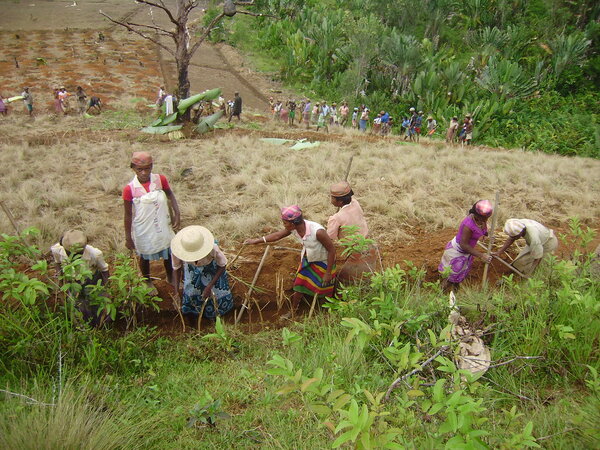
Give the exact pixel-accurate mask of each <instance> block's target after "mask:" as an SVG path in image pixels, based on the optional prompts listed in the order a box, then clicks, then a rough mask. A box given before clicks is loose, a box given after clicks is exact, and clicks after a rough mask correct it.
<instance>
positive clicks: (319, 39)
mask: <svg viewBox="0 0 600 450" xmlns="http://www.w3.org/2000/svg"><path fill="white" fill-rule="evenodd" d="M257 7H260V8H263V9H264V10H267V11H270V13H271V14H275V15H277V16H278V17H280V18H281V20H279V21H276V22H269V21H266V20H265V19H256V20H259V21H262V22H261V26H260V27H257V29H258V31H257V32H256V34H255V35H254V37H253V40H254V41H255V43H256V46H257V48H260V49H263V50H265V49H268V50H269V53H270V54H272V55H276V57H277V58H278V63H279V65H280V68H281V70H280V75H281V78H282V79H283V80H284V81H287V82H290V83H299V84H300V85H301V86H303V88H304V89H305V90H306V93H307V95H313V96H314V95H317V96H328V97H333V98H336V97H337V98H336V100H337V99H338V98H344V99H348V100H352V99H354V101H355V102H357V103H358V102H360V103H369V104H370V105H371V106H372V107H374V108H377V109H387V110H389V111H390V112H391V113H392V114H394V115H396V116H398V115H402V114H405V113H406V110H407V108H408V107H409V106H415V107H416V108H418V109H422V110H423V111H426V113H427V114H432V115H434V117H435V118H436V119H437V120H438V122H440V121H442V123H443V121H445V120H448V119H449V118H450V117H451V116H453V115H461V114H465V113H467V112H470V113H473V114H475V131H474V137H475V139H476V141H478V142H480V143H486V144H492V145H506V146H509V145H517V146H522V147H527V148H529V147H532V148H536V149H542V150H545V151H559V152H561V153H566V154H579V155H586V156H594V157H598V156H600V154H599V151H598V150H597V149H596V148H595V136H596V135H597V134H598V132H597V127H598V124H597V115H598V113H599V108H598V106H597V105H598V104H600V101H598V100H600V96H599V93H598V83H597V81H598V80H599V79H600V62H599V61H600V57H599V55H598V52H599V47H598V40H599V37H600V26H599V25H598V19H599V17H600V7H598V6H597V4H596V3H595V2H587V1H570V2H565V1H558V2H551V3H548V2H545V1H543V0H535V1H525V0H514V1H511V2H504V1H501V0H462V1H455V0H426V1H424V2H422V3H421V4H419V7H418V8H415V7H414V3H413V2H409V1H408V0H399V1H396V2H380V1H378V0H360V1H358V0H349V1H346V2H334V1H332V0H325V1H320V2H317V1H316V0H260V1H257ZM238 22H239V21H238ZM554 92H558V93H559V94H560V97H562V98H563V99H564V101H561V102H560V104H561V108H564V109H563V110H562V111H560V114H556V111H554V112H553V113H552V114H551V117H549V118H545V120H544V122H543V125H541V124H540V123H538V124H536V126H535V132H534V135H536V136H534V144H535V145H531V144H532V142H531V131H530V130H528V131H527V134H525V133H523V134H521V130H520V129H519V130H515V129H512V128H510V127H506V126H504V124H505V123H507V122H519V123H524V122H526V121H527V120H528V119H532V118H533V117H534V116H537V115H538V114H537V112H538V111H536V110H535V109H534V108H538V107H541V106H542V103H543V100H544V99H550V98H552V99H554V98H555V97H554V95H553V93H554ZM573 97H577V98H581V99H585V100H583V103H585V104H586V105H587V104H592V105H594V103H595V106H592V108H591V109H588V110H581V111H579V110H578V111H575V113H576V114H577V115H578V116H579V115H581V116H582V117H583V121H584V123H585V124H586V125H585V126H579V124H577V125H574V126H571V127H572V128H571V129H570V130H564V129H563V128H565V119H566V114H568V113H572V112H573V111H572V108H571V107H569V105H571V104H573V103H574V104H582V102H581V101H575V102H573ZM515 99H518V100H519V103H518V104H516V103H515V102H514V100H515ZM594 99H595V102H594ZM515 106H518V107H515ZM477 108H478V109H477ZM476 109H477V110H476ZM525 112H527V113H532V115H531V116H530V117H529V118H528V117H520V116H519V113H525ZM477 116H479V117H477ZM555 120H556V121H555ZM540 126H544V127H545V129H544V130H540V129H539V127H540ZM527 128H529V127H527ZM573 128H577V129H578V131H577V132H574V129H573ZM551 129H552V130H560V132H559V133H551V132H549V131H550V130H551ZM542 131H543V132H542ZM571 132H574V134H576V135H578V136H579V137H580V138H579V137H578V139H576V142H575V140H573V139H572V138H568V140H567V141H566V142H564V141H562V140H563V139H565V138H566V136H567V135H569V134H570V133H571ZM559 140H560V141H559Z"/></svg>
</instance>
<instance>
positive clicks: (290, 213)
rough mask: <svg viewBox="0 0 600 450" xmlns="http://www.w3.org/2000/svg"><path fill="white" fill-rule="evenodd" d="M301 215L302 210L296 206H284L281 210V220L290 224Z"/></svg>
mask: <svg viewBox="0 0 600 450" xmlns="http://www.w3.org/2000/svg"><path fill="white" fill-rule="evenodd" d="M301 215H302V210H301V209H300V207H299V206H298V205H291V206H285V207H283V208H281V218H282V219H283V220H287V221H288V222H291V221H293V220H296V219H297V218H298V217H300V216H301Z"/></svg>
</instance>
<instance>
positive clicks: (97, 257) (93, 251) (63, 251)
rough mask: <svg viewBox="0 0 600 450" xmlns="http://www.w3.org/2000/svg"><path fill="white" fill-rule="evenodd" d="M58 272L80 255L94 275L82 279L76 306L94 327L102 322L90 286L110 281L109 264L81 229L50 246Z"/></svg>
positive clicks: (84, 318) (69, 231) (66, 232)
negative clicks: (92, 300) (90, 292)
mask: <svg viewBox="0 0 600 450" xmlns="http://www.w3.org/2000/svg"><path fill="white" fill-rule="evenodd" d="M50 252H51V253H52V258H53V259H54V265H55V268H56V274H57V275H58V274H60V273H62V268H63V266H64V265H65V264H67V263H68V262H69V261H70V260H72V259H73V258H74V257H76V256H79V257H80V258H81V259H82V260H83V261H84V262H85V263H86V265H87V267H88V268H89V269H90V271H91V272H92V276H91V277H90V278H88V279H85V280H83V281H81V282H80V283H81V286H82V289H81V291H79V292H78V293H77V300H76V306H77V309H78V310H79V311H80V312H81V314H82V316H83V320H84V321H85V322H86V323H89V324H90V325H91V326H93V327H97V326H99V325H100V323H101V318H100V317H99V316H98V307H97V306H95V305H92V304H91V302H90V296H89V291H88V289H86V288H87V287H88V286H95V285H97V284H98V281H100V284H101V285H106V283H108V277H109V273H108V264H107V263H106V261H104V256H103V254H102V251H100V250H98V249H97V248H96V247H92V246H91V245H88V243H87V236H86V235H85V234H84V233H83V231H80V230H68V231H65V233H64V234H63V235H62V237H61V238H60V240H59V241H58V242H57V243H56V244H54V245H53V246H52V247H50Z"/></svg>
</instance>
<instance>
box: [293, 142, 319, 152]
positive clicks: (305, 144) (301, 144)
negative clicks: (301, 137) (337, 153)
mask: <svg viewBox="0 0 600 450" xmlns="http://www.w3.org/2000/svg"><path fill="white" fill-rule="evenodd" d="M319 145H321V143H320V142H319V141H316V142H296V143H295V144H294V145H292V146H291V147H290V150H302V149H305V148H312V147H318V146H319Z"/></svg>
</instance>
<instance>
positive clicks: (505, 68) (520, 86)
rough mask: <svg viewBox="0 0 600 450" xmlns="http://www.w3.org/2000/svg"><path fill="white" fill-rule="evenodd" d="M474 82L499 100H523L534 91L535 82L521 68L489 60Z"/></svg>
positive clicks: (514, 64) (515, 64)
mask: <svg viewBox="0 0 600 450" xmlns="http://www.w3.org/2000/svg"><path fill="white" fill-rule="evenodd" d="M475 82H476V83H477V84H478V85H479V86H480V87H481V88H483V89H485V90H486V91H488V92H490V93H492V94H494V95H496V96H498V97H499V98H524V97H528V96H530V95H531V94H533V92H534V91H535V88H536V86H537V82H536V80H535V79H534V78H531V77H530V76H529V75H528V74H527V73H526V72H525V70H523V68H522V67H521V66H520V65H519V64H518V63H515V62H511V61H509V60H507V59H503V60H497V59H496V58H491V59H490V61H489V64H488V65H487V66H486V67H485V68H484V69H483V71H482V73H481V75H480V76H479V77H477V78H476V79H475Z"/></svg>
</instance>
